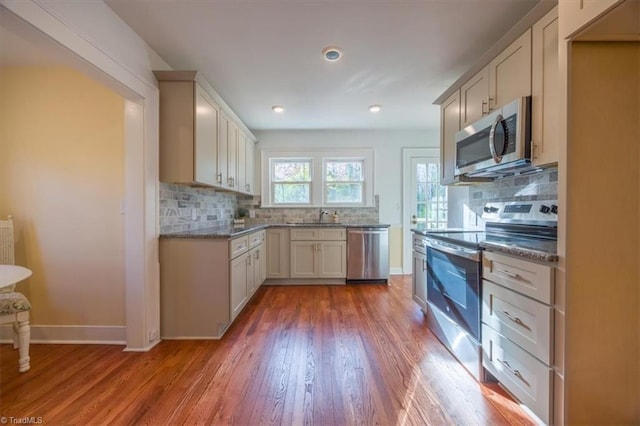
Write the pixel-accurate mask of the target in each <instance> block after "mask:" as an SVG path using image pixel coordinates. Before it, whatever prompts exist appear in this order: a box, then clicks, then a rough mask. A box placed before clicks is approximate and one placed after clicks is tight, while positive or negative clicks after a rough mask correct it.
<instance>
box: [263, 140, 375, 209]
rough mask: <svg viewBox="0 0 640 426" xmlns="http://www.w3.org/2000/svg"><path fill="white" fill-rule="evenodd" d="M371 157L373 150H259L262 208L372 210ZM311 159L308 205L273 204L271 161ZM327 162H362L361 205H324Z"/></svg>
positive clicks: (372, 159)
mask: <svg viewBox="0 0 640 426" xmlns="http://www.w3.org/2000/svg"><path fill="white" fill-rule="evenodd" d="M374 157H375V151H374V149H373V148H326V149H318V148H297V149H293V148H291V149H264V150H262V151H261V165H262V173H261V176H262V207H269V208H294V207H307V208H312V207H314V208H323V207H327V208H340V207H375V197H374V187H375V182H374V176H375V175H374V168H375V164H374ZM306 159H309V160H311V186H310V189H309V195H310V199H311V200H310V203H309V204H300V203H296V204H293V203H292V204H283V203H275V202H274V192H273V188H274V186H273V182H272V177H273V169H272V164H273V161H274V160H276V161H295V160H306ZM330 161H362V168H363V170H362V174H363V180H362V182H357V183H362V202H360V203H335V202H328V201H327V195H326V184H327V182H326V169H325V167H326V166H325V165H326V163H327V162H330Z"/></svg>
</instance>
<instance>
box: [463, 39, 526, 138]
mask: <svg viewBox="0 0 640 426" xmlns="http://www.w3.org/2000/svg"><path fill="white" fill-rule="evenodd" d="M529 95H531V30H530V29H529V30H527V31H526V32H525V33H524V34H522V35H521V36H520V37H518V39H517V40H516V41H514V42H513V43H511V45H509V46H508V47H507V48H506V49H504V50H503V51H502V52H501V53H500V54H499V55H498V56H496V57H495V58H494V59H493V60H492V61H491V62H490V63H489V65H487V66H486V67H484V68H483V69H482V70H481V71H480V72H478V73H477V74H476V75H474V76H473V77H471V78H470V79H469V80H468V81H467V82H466V83H465V84H463V85H462V86H461V87H460V128H462V129H464V128H465V127H467V126H469V125H471V124H473V123H474V122H476V121H478V120H479V119H480V118H482V117H483V116H485V115H487V114H489V113H490V112H491V111H493V110H494V109H496V108H498V107H501V106H503V105H505V104H507V103H509V102H511V101H513V100H514V99H517V98H519V97H522V96H529Z"/></svg>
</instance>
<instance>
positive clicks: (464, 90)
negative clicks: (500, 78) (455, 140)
mask: <svg viewBox="0 0 640 426" xmlns="http://www.w3.org/2000/svg"><path fill="white" fill-rule="evenodd" d="M459 98H460V112H459V114H460V123H459V126H460V128H461V129H464V128H465V127H467V126H469V125H471V124H473V123H474V122H476V121H478V120H479V119H481V118H482V116H484V115H486V114H488V113H489V67H484V68H483V69H482V70H481V71H480V72H479V73H477V74H476V75H474V76H473V77H471V78H470V79H469V81H467V82H466V83H465V84H463V85H462V87H461V88H460V95H459ZM449 99H451V98H449ZM458 130H459V129H458ZM454 136H455V133H454ZM454 148H455V147H454Z"/></svg>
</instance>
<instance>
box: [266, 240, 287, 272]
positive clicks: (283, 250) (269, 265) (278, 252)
mask: <svg viewBox="0 0 640 426" xmlns="http://www.w3.org/2000/svg"><path fill="white" fill-rule="evenodd" d="M266 245H267V248H266V252H267V253H266V254H267V261H266V265H265V266H266V277H267V278H289V250H290V246H289V230H288V229H285V228H280V229H279V228H274V229H267V241H266Z"/></svg>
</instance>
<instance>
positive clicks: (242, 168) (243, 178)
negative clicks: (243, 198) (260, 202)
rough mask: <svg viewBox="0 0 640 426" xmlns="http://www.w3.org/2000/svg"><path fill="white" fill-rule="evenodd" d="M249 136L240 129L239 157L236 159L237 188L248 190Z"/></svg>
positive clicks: (243, 190) (241, 190)
mask: <svg viewBox="0 0 640 426" xmlns="http://www.w3.org/2000/svg"><path fill="white" fill-rule="evenodd" d="M246 161H247V137H246V136H245V134H244V132H243V131H242V130H238V158H237V159H236V175H237V177H238V182H237V185H236V189H237V190H238V191H240V192H247V169H246Z"/></svg>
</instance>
